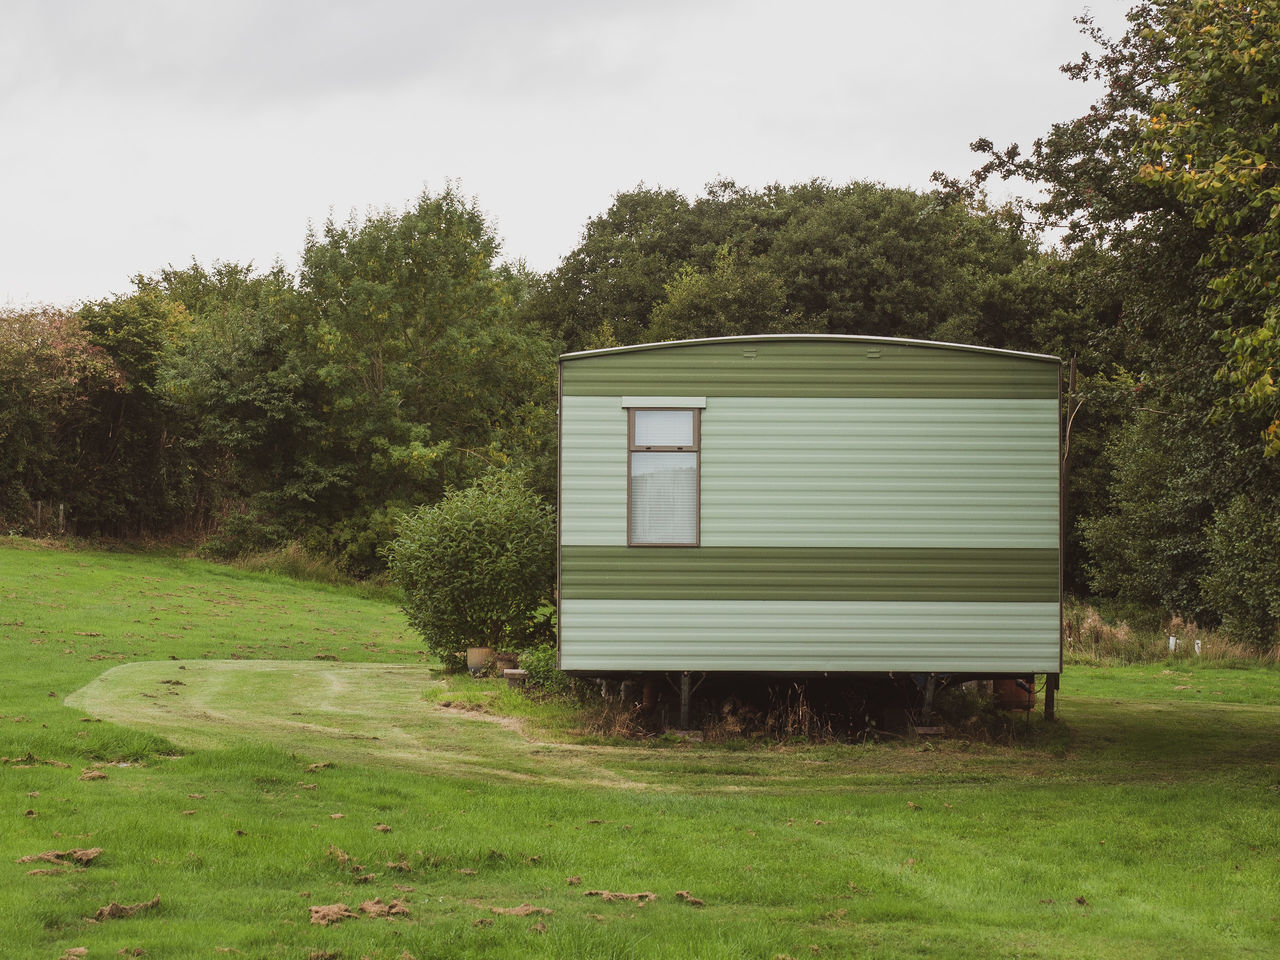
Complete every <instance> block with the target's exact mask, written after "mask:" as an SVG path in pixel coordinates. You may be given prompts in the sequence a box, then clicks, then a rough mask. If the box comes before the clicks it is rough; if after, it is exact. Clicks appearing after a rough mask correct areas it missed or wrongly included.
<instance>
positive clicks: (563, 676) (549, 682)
mask: <svg viewBox="0 0 1280 960" xmlns="http://www.w3.org/2000/svg"><path fill="white" fill-rule="evenodd" d="M520 668H521V669H522V670H527V671H528V673H529V679H528V682H529V684H530V685H531V686H535V687H538V688H540V689H542V690H543V691H545V692H546V693H554V694H561V695H565V694H570V693H573V692H574V680H573V677H571V676H569V675H568V674H567V673H564V672H563V671H561V670H560V669H559V668H558V667H557V666H556V648H555V647H553V646H551V645H550V644H541V645H539V646H536V647H533V648H532V649H529V650H526V651H525V652H524V653H522V654H520Z"/></svg>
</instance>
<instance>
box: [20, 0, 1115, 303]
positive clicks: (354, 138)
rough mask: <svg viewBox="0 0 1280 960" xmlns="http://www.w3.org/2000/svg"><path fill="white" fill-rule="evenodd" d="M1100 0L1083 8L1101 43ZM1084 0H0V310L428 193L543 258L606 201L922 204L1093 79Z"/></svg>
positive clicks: (287, 258) (540, 266)
mask: <svg viewBox="0 0 1280 960" xmlns="http://www.w3.org/2000/svg"><path fill="white" fill-rule="evenodd" d="M1128 6H1129V3H1128V2H1126V0H1092V2H1091V3H1090V4H1089V7H1090V8H1091V10H1092V13H1093V14H1094V17H1095V19H1096V20H1097V22H1098V23H1099V24H1100V25H1102V26H1103V27H1104V28H1105V29H1106V30H1107V32H1108V33H1110V34H1112V35H1116V34H1118V33H1119V32H1120V31H1121V28H1122V27H1123V24H1124V17H1123V14H1124V10H1125V9H1127V7H1128ZM1085 9H1086V4H1085V3H1084V2H1083V0H914V2H911V3H898V4H886V3H883V2H873V0H843V2H839V0H787V2H730V0H709V2H700V0H678V2H677V0H648V2H646V3H643V4H641V3H609V2H607V0H534V2H528V0H524V2H520V0H492V2H490V3H485V4H465V3H460V2H457V0H454V2H450V3H438V2H434V0H423V2H411V0H364V2H361V3H358V4H357V3H345V2H336V0H308V2H272V0H219V2H216V3H209V2H204V3H189V2H183V0H100V2H78V0H57V2H51V0H0V306H4V305H8V306H15V305H21V304H25V303H32V302H46V303H54V304H59V305H70V304H72V303H74V302H77V301H81V300H95V299H100V298H102V297H106V296H109V295H111V294H114V293H123V292H126V291H128V290H129V289H130V278H131V277H132V276H133V275H134V274H137V273H152V272H154V271H156V270H158V269H160V268H162V267H164V266H165V265H167V264H171V263H172V264H174V265H176V266H184V265H186V264H189V263H190V262H191V260H192V258H193V257H194V258H195V259H197V260H199V261H200V262H201V263H206V264H207V263H210V262H212V261H213V260H229V261H236V262H241V263H243V262H248V261H252V262H253V263H254V264H256V265H258V266H259V267H267V266H269V265H270V264H271V263H272V262H273V261H275V260H276V259H280V260H282V261H284V263H285V264H286V265H288V266H289V267H290V268H291V269H292V268H295V267H296V265H297V259H298V255H299V253H300V251H301V249H302V245H303V241H304V238H305V235H306V230H307V225H308V223H309V222H313V223H317V224H318V223H321V222H323V221H324V219H325V218H326V217H327V216H328V215H329V214H330V212H332V213H333V214H334V215H335V216H336V217H338V218H339V219H345V218H346V217H347V215H348V214H349V213H351V212H352V211H353V210H354V211H356V212H358V213H360V212H364V211H366V210H369V209H383V208H386V207H392V208H396V209H400V208H403V207H404V206H405V204H406V203H408V202H410V201H412V200H413V199H414V198H415V197H417V196H418V195H419V194H420V193H421V192H422V190H423V189H424V188H425V189H427V190H430V191H432V192H438V191H440V190H441V189H443V188H444V186H445V185H446V183H447V182H449V181H451V180H452V181H454V182H456V183H457V185H458V186H459V188H460V190H461V191H462V192H463V193H465V194H467V195H470V196H474V197H475V198H476V200H477V201H478V203H479V205H480V207H481V209H483V210H484V211H485V212H486V213H487V214H488V216H489V217H490V219H491V221H492V222H493V224H494V226H495V228H496V231H497V233H498V235H499V237H501V238H502V241H503V256H504V257H505V258H507V259H518V258H523V259H524V260H525V262H526V263H527V264H528V265H529V266H530V267H532V268H534V269H537V270H547V269H550V268H552V267H554V266H555V265H556V264H557V263H558V262H559V260H560V258H561V257H563V256H564V255H565V254H566V253H568V252H569V251H570V250H571V249H572V248H573V247H574V245H575V244H576V242H577V240H578V238H579V236H580V234H581V231H582V228H583V226H584V224H585V223H586V221H587V220H588V219H589V218H590V217H592V216H593V215H595V214H598V213H600V212H602V211H604V210H605V209H607V208H608V206H609V203H610V201H611V198H612V196H613V195H614V194H615V193H617V192H619V191H621V190H627V189H630V188H632V187H635V186H636V185H637V184H639V183H641V182H643V183H644V184H646V185H648V186H661V187H669V188H675V189H678V190H681V191H683V192H684V193H685V194H686V195H687V196H689V197H691V198H692V197H693V196H694V195H696V194H697V193H699V192H700V191H701V189H702V187H703V185H704V184H706V183H707V182H708V181H710V180H712V179H716V178H720V177H726V178H730V179H733V180H735V181H737V182H738V183H739V184H741V185H744V186H749V187H760V186H763V185H765V184H768V183H772V182H775V181H776V182H781V183H796V182H800V181H804V180H809V179H811V178H813V177H825V178H827V179H828V180H831V181H833V182H836V183H842V182H846V181H849V180H874V181H879V182H881V183H884V184H887V185H890V186H908V187H914V188H918V189H928V187H929V175H930V173H932V172H933V171H934V170H936V169H942V170H945V171H947V172H948V173H953V174H961V173H965V172H967V171H968V170H969V169H971V168H972V167H973V166H974V161H973V158H972V155H971V154H970V153H969V152H968V144H969V143H970V142H971V141H972V140H974V139H976V138H977V137H980V136H987V137H990V138H991V139H992V140H994V141H996V142H997V143H998V144H1002V143H1006V142H1009V141H1015V140H1016V141H1019V142H1021V143H1023V144H1024V145H1025V144H1029V143H1030V142H1031V141H1032V140H1033V139H1034V138H1035V137H1036V136H1038V135H1040V134H1042V133H1043V132H1045V131H1046V130H1047V129H1048V127H1049V125H1050V124H1051V123H1053V122H1054V121H1056V120H1064V119H1067V118H1069V117H1073V116H1076V115H1078V114H1080V113H1082V112H1083V111H1084V110H1086V109H1087V107H1088V104H1089V103H1090V102H1091V101H1092V99H1093V97H1094V95H1095V93H1096V91H1094V90H1091V89H1090V88H1089V87H1087V86H1084V85H1081V84H1078V83H1073V82H1071V81H1070V80H1068V79H1067V78H1066V77H1065V76H1063V75H1062V74H1061V73H1060V72H1059V71H1058V67H1059V65H1061V64H1062V63H1064V62H1066V61H1068V60H1071V59H1074V58H1075V57H1076V56H1077V55H1078V54H1079V53H1080V52H1081V51H1082V50H1084V49H1086V48H1087V47H1088V43H1087V41H1086V40H1085V38H1084V37H1082V36H1081V35H1080V33H1079V28H1078V27H1077V25H1076V24H1075V23H1073V17H1075V16H1077V15H1079V14H1081V13H1082V12H1084V11H1085Z"/></svg>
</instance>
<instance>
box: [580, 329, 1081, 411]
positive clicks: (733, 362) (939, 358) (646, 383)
mask: <svg viewBox="0 0 1280 960" xmlns="http://www.w3.org/2000/svg"><path fill="white" fill-rule="evenodd" d="M561 366H562V371H563V376H564V392H565V393H566V394H578V395H585V394H591V395H596V396H610V395H623V394H692V395H695V396H706V397H712V396H721V397H723V396H731V397H753V396H757V397H758V396H782V397H935V398H937V397H1000V398H1019V397H1021V398H1036V399H1044V400H1047V399H1056V397H1057V392H1058V385H1057V363H1056V362H1054V361H1052V360H1048V359H1045V358H1041V359H1036V358H1032V357H1025V356H1012V355H1008V354H992V353H979V352H973V351H966V350H955V349H947V348H944V347H929V346H924V345H919V344H902V343H886V342H877V341H871V342H868V341H855V340H848V341H840V340H795V341H778V340H760V341H732V342H719V343H695V344H687V345H678V346H677V345H672V346H671V347H667V348H658V349H651V350H641V351H636V352H631V353H615V354H598V355H594V356H590V355H588V356H577V357H568V358H565V359H564V360H563V361H562V364H561Z"/></svg>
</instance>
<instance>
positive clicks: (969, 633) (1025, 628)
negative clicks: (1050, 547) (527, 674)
mask: <svg viewBox="0 0 1280 960" xmlns="http://www.w3.org/2000/svg"><path fill="white" fill-rule="evenodd" d="M1057 624H1058V605H1057V603H1056V602H1052V603H913V604H901V603H878V602H847V603H841V602H814V603H808V602H803V601H722V600H700V601H689V600H684V601H682V600H666V601H644V600H564V601H562V602H561V609H560V629H561V637H562V644H561V653H560V657H561V666H562V667H563V668H564V669H566V670H756V671H784V672H785V671H833V672H836V671H850V672H855V671H867V672H877V671H890V670H901V671H910V672H930V671H933V672H956V673H969V672H975V673H981V672H991V673H1006V672H1022V671H1026V672H1040V673H1043V672H1057V670H1058V626H1057Z"/></svg>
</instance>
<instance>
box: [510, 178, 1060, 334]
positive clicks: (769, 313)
mask: <svg viewBox="0 0 1280 960" xmlns="http://www.w3.org/2000/svg"><path fill="white" fill-rule="evenodd" d="M1038 256H1039V255H1038V252H1037V251H1036V248H1035V244H1034V242H1033V240H1032V239H1031V238H1030V236H1029V235H1028V233H1027V232H1026V231H1025V230H1024V229H1023V227H1022V225H1021V223H1020V221H1019V220H1018V219H1017V218H1016V217H1015V216H1013V215H1012V214H1011V212H1009V211H1003V210H996V211H992V210H988V209H986V208H985V207H981V206H976V205H975V206H974V207H972V208H970V207H966V206H965V205H964V204H962V203H958V202H954V198H953V197H951V196H950V195H947V194H943V193H936V194H919V193H915V192H913V191H910V190H896V189H890V188H886V187H883V186H880V185H877V184H871V183H849V184H844V185H832V184H830V183H827V182H826V181H823V180H813V181H809V182H807V183H801V184H796V185H792V186H782V185H779V184H773V185H770V186H768V187H765V188H764V189H762V190H758V191H754V190H748V189H745V188H742V187H739V186H738V185H736V184H734V183H732V182H729V181H721V182H716V183H712V184H709V185H708V187H707V192H706V195H705V196H702V197H699V198H697V199H696V200H695V201H694V202H693V203H692V204H689V203H688V202H687V201H686V200H685V199H684V198H683V197H681V196H679V195H678V194H672V193H670V192H662V191H646V190H644V189H643V188H641V189H637V190H636V191H633V192H631V193H626V194H619V195H618V197H617V198H615V201H614V205H613V207H611V208H610V210H609V211H608V212H607V213H606V214H605V215H603V216H601V217H598V218H596V219H594V220H592V221H591V223H590V224H588V227H587V231H586V232H585V233H584V236H583V240H582V243H581V244H580V245H579V247H578V248H577V249H576V250H575V251H574V252H573V253H571V254H570V255H569V256H568V257H566V258H565V260H564V261H563V263H562V264H561V265H560V267H559V268H558V269H557V270H555V271H553V273H552V274H551V275H550V276H549V277H548V279H547V281H546V283H545V284H544V285H543V286H542V287H541V288H540V289H539V290H538V291H537V292H536V293H535V294H534V295H533V296H532V297H531V298H530V301H529V303H528V304H527V305H526V307H525V309H524V311H523V315H524V316H525V317H527V318H528V319H530V320H531V321H533V322H536V323H540V324H542V325H543V326H545V327H546V328H547V329H549V330H552V331H554V332H555V333H557V334H559V335H560V336H562V337H563V338H564V340H565V342H566V344H567V346H568V347H569V348H570V349H580V348H582V347H584V346H586V345H588V344H592V345H604V344H606V343H609V342H618V343H641V342H644V341H646V340H659V339H671V338H687V337H697V336H717V335H726V334H741V333H778V332H808V333H823V332H831V333H853V334H870V335H882V336H901V337H922V338H923V337H934V338H940V339H952V340H961V341H964V342H976V343H983V344H988V345H992V346H1006V345H1007V346H1021V347H1027V346H1030V345H1031V340H1032V329H1033V327H1034V325H1035V317H1034V314H1032V313H1031V312H1030V311H1029V310H1028V309H1026V308H1025V306H1024V304H1025V303H1027V302H1028V298H1029V299H1030V302H1033V303H1034V302H1039V301H1040V300H1041V299H1043V297H1044V292H1043V291H1040V290H1038V289H1037V288H1038V286H1039V284H1040V279H1041V276H1042V274H1041V273H1040V272H1038V271H1036V270H1034V269H1024V268H1025V267H1026V266H1027V265H1028V264H1030V263H1033V262H1034V261H1035V260H1036V259H1037V258H1038Z"/></svg>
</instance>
